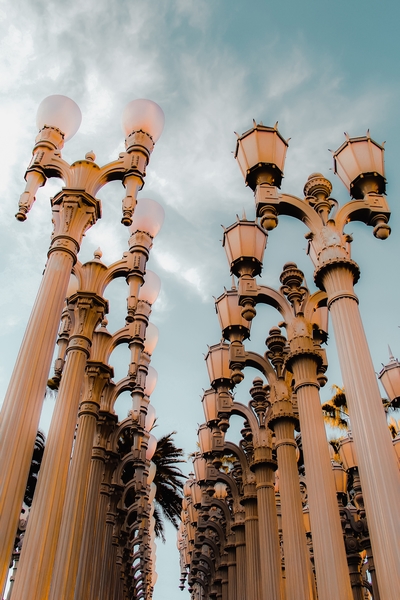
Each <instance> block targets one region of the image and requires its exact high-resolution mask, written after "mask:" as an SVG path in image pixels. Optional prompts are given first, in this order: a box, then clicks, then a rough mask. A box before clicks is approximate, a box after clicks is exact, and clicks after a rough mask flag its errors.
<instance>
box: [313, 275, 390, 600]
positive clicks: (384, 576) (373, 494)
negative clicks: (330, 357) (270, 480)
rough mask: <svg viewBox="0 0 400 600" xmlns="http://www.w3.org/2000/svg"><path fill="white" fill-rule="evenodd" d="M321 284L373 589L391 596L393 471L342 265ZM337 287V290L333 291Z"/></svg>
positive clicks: (368, 359)
mask: <svg viewBox="0 0 400 600" xmlns="http://www.w3.org/2000/svg"><path fill="white" fill-rule="evenodd" d="M323 284H324V287H325V289H326V292H327V294H328V303H330V313H331V316H332V322H333V326H334V330H335V338H336V344H337V348H338V354H339V361H340V365H341V370H342V376H343V384H344V387H345V390H346V398H347V402H348V407H349V414H350V418H351V426H352V430H353V436H354V444H355V448H356V454H357V460H358V467H359V471H360V478H361V484H362V489H363V496H364V501H365V508H366V512H367V515H368V528H369V532H370V536H371V543H372V549H373V553H374V560H375V564H376V573H377V578H378V583H379V591H380V594H381V597H382V598H385V600H392V599H393V600H395V598H397V597H398V594H399V589H400V541H399V540H400V517H399V512H398V511H397V510H393V507H394V506H397V505H398V499H399V497H400V481H399V479H400V478H399V470H398V465H397V461H396V456H395V452H394V450H393V446H392V442H391V438H390V433H389V430H388V427H387V424H386V420H385V413H384V409H383V406H382V401H381V396H380V392H379V388H378V384H377V380H376V376H375V372H374V367H373V364H372V360H371V356H370V352H369V348H368V344H367V341H366V337H365V333H364V328H363V325H362V321H361V316H360V312H359V308H358V302H357V297H356V296H355V294H354V289H353V276H352V272H351V271H350V270H349V269H347V268H346V266H345V265H343V266H341V267H336V268H335V269H331V270H329V271H328V272H327V273H326V275H325V277H324V279H323ZM337 290H341V292H340V293H339V294H338V292H337Z"/></svg>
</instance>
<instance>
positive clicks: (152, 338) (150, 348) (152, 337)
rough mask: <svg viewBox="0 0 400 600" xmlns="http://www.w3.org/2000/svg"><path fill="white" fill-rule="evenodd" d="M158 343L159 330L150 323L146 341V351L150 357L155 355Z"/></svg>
mask: <svg viewBox="0 0 400 600" xmlns="http://www.w3.org/2000/svg"><path fill="white" fill-rule="evenodd" d="M157 342H158V329H157V327H156V326H155V325H153V323H149V324H148V325H147V329H146V339H145V340H144V351H145V352H146V354H149V355H150V356H151V355H152V354H153V352H154V349H155V347H156V346H157Z"/></svg>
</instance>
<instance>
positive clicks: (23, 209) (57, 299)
mask: <svg viewBox="0 0 400 600" xmlns="http://www.w3.org/2000/svg"><path fill="white" fill-rule="evenodd" d="M80 118H81V117H80V110H79V108H78V107H77V105H76V104H75V103H74V102H73V101H72V100H70V99H68V98H66V97H64V96H50V97H49V98H46V99H45V100H44V101H43V102H42V104H41V105H40V107H39V110H38V118H37V124H38V128H39V130H40V131H39V134H38V136H37V138H36V145H35V147H34V150H33V158H32V161H31V164H30V165H29V167H28V170H27V173H26V181H27V185H26V189H25V192H24V193H23V194H22V196H21V198H20V202H19V210H18V213H17V215H16V217H17V219H18V220H20V221H24V220H25V219H26V216H27V213H28V212H29V210H30V208H31V206H32V204H33V202H34V199H35V193H36V191H37V189H38V187H39V186H41V185H44V184H45V182H46V180H47V179H48V178H51V177H59V178H61V179H62V180H63V181H64V182H65V187H64V188H63V189H62V191H61V192H59V193H58V194H57V195H56V196H55V197H54V198H52V200H51V203H52V212H53V223H54V231H53V235H52V240H51V245H50V249H49V253H48V261H47V265H46V270H45V272H44V275H43V279H42V283H41V286H40V289H39V292H38V296H37V299H36V303H35V305H34V308H33V310H32V313H31V317H30V320H29V323H28V326H27V329H26V333H25V337H24V340H23V342H22V345H21V349H20V353H19V356H18V359H17V362H16V366H15V368H14V372H13V375H12V378H11V382H10V385H9V388H8V391H7V394H6V397H5V400H4V404H3V408H2V419H1V425H0V439H1V448H0V453H1V454H0V456H1V458H0V460H1V464H2V465H3V467H2V469H1V474H0V478H1V481H0V538H1V539H2V562H1V573H0V580H1V583H3V582H4V580H5V577H6V574H7V570H8V562H9V556H10V553H11V549H12V542H13V537H14V535H15V531H16V527H17V522H18V515H19V510H20V506H21V503H22V498H23V492H24V487H25V482H26V478H27V474H28V471H29V461H30V456H31V454H32V449H33V446H34V441H35V436H36V430H37V425H38V422H39V418H40V412H41V408H42V403H43V398H44V392H45V388H46V382H47V378H48V372H49V368H50V362H51V357H52V352H53V348H54V343H55V338H56V334H57V328H58V324H59V321H60V317H61V311H62V307H63V303H64V299H65V297H66V295H67V287H68V282H69V279H70V274H71V270H72V268H73V266H74V264H75V263H76V260H77V254H78V252H79V248H80V244H81V241H82V237H83V235H84V233H85V231H87V229H88V228H89V227H90V226H92V225H93V224H94V223H95V222H96V221H97V219H98V218H100V216H101V204H100V201H99V200H98V199H96V194H97V192H98V191H99V190H100V189H101V187H103V186H104V185H105V184H106V183H108V182H109V181H113V180H116V179H118V180H121V181H122V182H123V184H124V186H125V188H126V195H125V198H124V200H123V207H122V208H123V218H122V222H123V223H124V224H125V225H130V224H131V222H132V214H133V211H134V208H135V204H136V194H137V191H138V190H139V189H141V187H142V186H143V183H144V177H145V171H146V166H147V164H148V161H149V158H150V154H151V152H152V150H153V147H154V143H155V141H156V140H157V139H158V137H159V136H160V134H161V132H162V128H163V122H164V116H163V113H162V111H161V109H160V108H159V107H158V106H157V105H156V104H155V103H153V102H151V101H145V100H140V101H133V102H131V103H130V104H129V105H128V106H127V108H126V109H125V112H124V118H123V126H124V131H125V135H126V152H123V153H121V154H120V156H119V158H118V159H117V160H116V161H114V162H112V163H110V164H108V165H105V166H104V167H98V166H97V165H96V164H95V162H94V159H95V156H94V154H93V153H91V152H89V153H87V154H86V156H85V159H84V160H80V161H77V162H75V163H73V164H72V165H69V164H68V163H66V162H65V161H64V160H63V159H62V158H61V149H62V147H63V145H64V141H65V140H67V139H69V138H70V137H72V136H73V135H74V133H76V131H77V130H78V128H79V124H80ZM128 270H133V271H134V270H135V265H132V266H131V269H128ZM141 283H142V279H140V277H139V278H136V286H137V289H138V288H139V286H140V284H141ZM89 295H90V294H89ZM131 295H132V291H131ZM49 299H51V302H49ZM75 300H76V302H75V305H76V311H77V315H78V313H80V315H81V317H82V314H83V313H85V310H83V311H82V308H83V307H82V302H86V304H87V303H88V302H89V304H90V306H89V305H87V306H86V312H87V313H88V314H89V313H90V314H92V318H91V320H92V322H91V323H88V322H87V323H85V324H84V325H83V327H89V329H94V327H95V325H96V323H97V322H98V320H99V319H101V314H102V313H104V310H105V308H106V304H105V303H104V301H102V300H101V299H100V298H97V296H96V293H92V295H91V296H90V298H85V299H82V298H80V297H79V298H78V297H77V298H76V299H75ZM95 305H96V307H95ZM96 310H97V312H98V314H97V316H96V315H95V313H96ZM85 314H86V313H85ZM81 317H79V316H78V322H79V319H80V318H81ZM82 333H83V335H82ZM72 337H73V338H74V339H75V342H76V344H75V346H76V348H75V349H74V350H72V349H71V353H72V354H76V356H77V358H76V360H77V361H78V362H79V364H80V365H81V364H82V365H83V368H84V363H85V362H86V357H87V354H88V351H89V348H90V345H91V341H90V339H91V334H90V332H86V331H85V332H79V331H76V332H74V334H73V335H72ZM72 354H71V355H72ZM84 355H85V356H84ZM72 362H74V361H72V359H71V363H72ZM75 362H76V361H75ZM71 368H72V367H71ZM79 369H80V367H79ZM80 370H81V369H80ZM78 379H79V378H77V379H76V382H78ZM80 383H81V381H79V384H80ZM77 385H78V384H77ZM75 391H76V393H77V394H79V390H75ZM71 393H72V391H71ZM71 418H72V417H71ZM75 419H76V414H75ZM51 551H52V552H53V551H54V548H53V549H52V550H51ZM17 579H18V577H17ZM48 585H49V581H48V579H47V582H46V583H45V587H46V586H47V587H48ZM0 587H2V586H1V585H0ZM17 588H18V582H17V581H16V586H15V588H14V592H15V595H16V597H19V596H18V595H17ZM32 593H34V591H33V588H31V589H30V590H29V591H28V596H29V597H30V598H32V597H33V596H32ZM41 597H44V596H41Z"/></svg>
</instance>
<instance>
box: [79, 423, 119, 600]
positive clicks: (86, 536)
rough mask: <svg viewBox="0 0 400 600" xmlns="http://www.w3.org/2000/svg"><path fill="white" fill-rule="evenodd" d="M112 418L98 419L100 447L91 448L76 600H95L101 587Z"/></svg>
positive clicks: (110, 468) (108, 493)
mask: <svg viewBox="0 0 400 600" xmlns="http://www.w3.org/2000/svg"><path fill="white" fill-rule="evenodd" d="M113 417H114V415H111V414H106V415H103V416H102V417H101V419H102V421H101V424H100V426H99V437H100V440H99V444H98V445H97V446H94V448H93V452H92V460H91V463H90V474H89V481H88V489H87V496H86V503H85V518H84V527H83V539H82V546H81V555H80V560H79V567H78V576H77V580H76V586H75V600H80V599H81V598H87V600H94V599H95V598H96V595H97V591H98V588H99V585H100V573H101V564H102V563H101V561H102V552H103V539H104V535H105V528H106V514H107V507H108V503H109V499H110V486H111V484H110V482H111V476H112V473H113V471H114V467H115V463H114V461H113V460H112V458H110V456H108V458H107V454H106V450H105V446H106V442H107V439H108V432H109V431H110V429H111V428H112V424H113V423H115V419H114V418H113Z"/></svg>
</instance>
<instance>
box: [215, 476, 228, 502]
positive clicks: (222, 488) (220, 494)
mask: <svg viewBox="0 0 400 600" xmlns="http://www.w3.org/2000/svg"><path fill="white" fill-rule="evenodd" d="M214 490H215V494H214V496H215V497H216V498H217V499H218V500H223V499H224V498H226V497H227V495H228V490H227V489H226V484H225V483H222V481H217V483H216V484H215V485H214Z"/></svg>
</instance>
